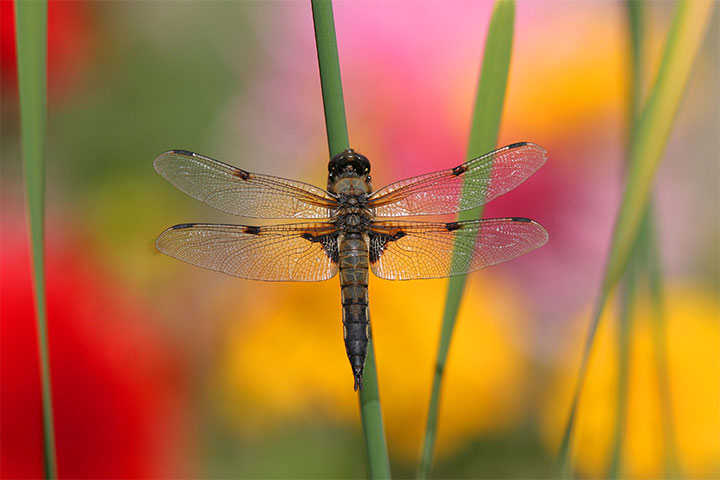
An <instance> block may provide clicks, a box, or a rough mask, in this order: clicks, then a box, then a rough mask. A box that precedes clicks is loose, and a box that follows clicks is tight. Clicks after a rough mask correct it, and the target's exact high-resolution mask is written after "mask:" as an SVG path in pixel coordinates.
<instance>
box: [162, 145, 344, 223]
mask: <svg viewBox="0 0 720 480" xmlns="http://www.w3.org/2000/svg"><path fill="white" fill-rule="evenodd" d="M153 165H154V167H155V170H157V172H158V173H159V174H160V175H162V176H163V177H165V179H166V180H168V181H169V182H170V183H172V184H173V185H175V186H176V187H177V188H179V189H180V190H182V191H183V192H185V193H187V194H188V195H190V196H191V197H193V198H196V199H198V200H200V201H201V202H205V203H207V204H208V205H210V206H211V207H215V208H217V209H218V210H222V211H223V212H227V213H232V214H234V215H239V216H241V217H249V218H329V217H330V210H331V209H332V208H333V206H335V205H336V202H335V200H334V199H333V198H332V196H331V195H330V194H329V193H328V192H326V191H325V190H323V189H321V188H317V187H315V186H313V185H310V184H307V183H302V182H296V181H294V180H288V179H285V178H280V177H273V176H270V175H260V174H257V173H250V172H246V171H245V170H241V169H239V168H235V167H232V166H230V165H226V164H224V163H222V162H218V161H217V160H213V159H212V158H209V157H205V156H203V155H199V154H197V153H193V152H188V151H186V150H171V151H169V152H165V153H162V154H160V155H159V156H158V157H157V158H156V159H155V162H154V163H153Z"/></svg>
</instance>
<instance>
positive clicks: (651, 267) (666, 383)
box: [645, 208, 684, 478]
mask: <svg viewBox="0 0 720 480" xmlns="http://www.w3.org/2000/svg"><path fill="white" fill-rule="evenodd" d="M646 222H647V229H648V232H650V240H649V241H648V245H647V249H646V250H645V262H646V270H647V272H646V273H647V277H648V290H649V291H650V306H651V310H652V316H651V318H652V330H651V331H652V342H653V350H654V356H655V368H656V370H657V376H658V387H659V388H658V389H659V391H660V411H661V412H662V414H661V417H660V418H661V422H662V431H663V438H664V440H665V478H683V477H684V475H683V473H682V471H681V469H680V465H679V462H678V461H677V443H676V440H675V427H674V425H673V403H672V400H671V396H670V378H669V373H668V359H667V333H666V326H665V308H664V305H663V298H664V294H663V282H662V269H661V263H660V252H659V251H658V244H657V241H653V239H657V238H658V237H657V235H656V234H655V232H656V229H655V215H654V214H653V209H652V208H649V209H648V213H647V219H646Z"/></svg>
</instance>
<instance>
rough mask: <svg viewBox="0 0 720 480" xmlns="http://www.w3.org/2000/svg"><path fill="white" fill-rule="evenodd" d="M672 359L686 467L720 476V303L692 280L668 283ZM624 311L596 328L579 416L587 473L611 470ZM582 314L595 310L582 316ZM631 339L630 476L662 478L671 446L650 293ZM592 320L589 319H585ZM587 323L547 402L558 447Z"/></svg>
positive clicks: (549, 434)
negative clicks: (620, 322) (620, 323)
mask: <svg viewBox="0 0 720 480" xmlns="http://www.w3.org/2000/svg"><path fill="white" fill-rule="evenodd" d="M668 290H669V291H668V293H667V294H666V296H665V308H666V311H665V312H666V319H667V362H668V369H669V372H668V383H669V388H670V403H671V405H672V420H671V421H672V428H673V429H674V436H675V444H676V446H675V448H676V456H677V460H678V462H679V467H680V473H682V474H684V475H686V476H690V477H717V476H719V475H720V388H719V387H720V382H719V381H718V379H720V362H718V359H719V358H720V357H719V355H720V328H719V325H718V319H719V318H720V308H719V305H718V298H717V294H716V293H713V292H707V291H700V290H696V289H692V288H689V287H675V288H672V289H668ZM616 313H617V311H616V309H614V308H612V307H611V308H608V309H606V313H605V315H604V316H603V318H602V320H601V322H602V323H601V325H600V327H599V330H598V332H597V337H596V340H595V345H594V346H593V352H592V355H591V359H590V364H589V369H588V376H587V381H586V383H585V388H584V390H583V393H582V396H581V399H580V404H579V409H578V417H577V423H576V433H575V443H574V445H573V451H574V452H575V464H576V465H577V468H578V469H579V471H580V473H581V474H582V475H587V476H591V477H601V476H603V475H606V474H607V472H608V466H609V464H610V456H611V450H612V442H613V435H614V429H615V418H616V397H617V373H618V364H617V315H616ZM582 318H583V319H587V318H589V315H587V314H586V315H583V317H582ZM633 322H634V327H633V330H632V333H631V335H632V337H631V343H630V349H631V351H630V371H629V386H628V410H627V423H626V427H625V431H624V439H625V440H624V442H625V443H624V446H623V452H622V458H623V463H624V466H623V472H622V474H623V476H627V477H633V478H657V477H660V476H662V475H663V474H664V473H667V472H664V468H665V455H666V449H667V448H668V445H667V443H666V439H665V438H664V433H663V415H664V414H666V413H668V412H663V406H662V403H661V396H660V383H659V377H658V371H657V368H656V361H655V358H656V357H655V354H656V352H655V348H654V341H653V331H652V329H653V328H654V327H653V324H652V323H651V322H652V317H651V307H650V304H649V300H648V299H647V298H643V299H641V300H640V301H639V302H638V304H637V305H636V307H635V313H634V316H633ZM582 323H583V324H586V322H582ZM584 335H586V332H585V330H581V329H578V331H577V332H576V335H574V336H573V338H572V339H571V341H570V343H569V345H568V348H566V349H565V353H566V354H564V355H563V356H562V367H560V368H559V369H558V371H557V372H555V378H554V381H553V382H552V386H551V387H550V388H549V389H548V396H547V399H546V402H545V408H544V409H543V412H544V414H543V415H544V417H543V418H542V419H541V420H542V421H543V427H544V428H543V434H544V440H545V441H546V443H547V444H548V445H550V446H552V447H553V448H557V446H558V445H559V442H560V437H561V435H562V429H563V428H564V425H565V421H566V420H567V413H568V408H569V403H570V395H571V392H572V389H573V388H574V384H575V382H576V377H577V365H578V362H577V359H578V358H579V355H580V346H581V345H582V343H583V341H584Z"/></svg>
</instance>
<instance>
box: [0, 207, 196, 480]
mask: <svg viewBox="0 0 720 480" xmlns="http://www.w3.org/2000/svg"><path fill="white" fill-rule="evenodd" d="M4 207H7V205H5V206H4ZM3 210H4V211H3V219H2V221H3V228H2V250H1V253H2V255H1V259H0V265H1V267H0V268H1V276H0V294H1V295H2V305H1V308H0V314H1V320H0V325H1V326H2V336H1V338H0V346H1V349H0V359H1V364H0V372H1V373H0V386H1V390H0V401H1V402H2V410H1V411H0V436H1V438H2V441H0V457H1V458H2V462H1V464H0V476H2V477H3V478H37V477H41V476H42V474H43V454H42V417H41V403H40V386H39V366H38V353H37V346H36V335H35V319H34V305H33V293H32V289H31V277H30V258H29V254H28V242H27V235H26V233H25V232H26V229H25V225H24V224H23V222H22V221H18V218H19V215H18V214H17V213H15V215H12V213H11V214H10V215H8V212H7V208H4V209H3ZM9 216H10V217H13V216H14V217H15V218H14V219H13V218H8V217H9ZM55 227H57V225H56V226H55ZM58 230H61V231H60V232H58ZM48 232H49V235H48V236H49V242H48V248H47V268H46V272H47V301H48V317H49V320H48V328H49V337H50V360H51V362H50V363H51V371H52V387H53V400H54V413H55V431H56V442H57V457H58V471H59V474H60V475H61V476H62V477H73V478H83V477H85V478H89V477H94V478H110V477H125V478H131V477H157V476H161V475H166V476H174V475H177V474H178V471H177V470H178V468H183V467H182V466H180V465H177V464H174V463H175V462H177V461H178V460H179V458H180V457H178V456H176V457H174V458H171V457H169V455H170V454H171V453H174V454H175V455H177V450H178V449H179V448H182V445H180V443H181V442H182V438H183V437H184V435H182V430H183V429H184V424H183V422H182V421H179V419H182V416H181V415H178V407H179V406H180V403H179V399H180V398H181V392H182V382H181V376H180V373H181V372H180V364H179V363H178V358H179V357H178V355H177V354H176V353H177V352H173V351H171V350H169V349H168V347H167V344H166V343H163V341H162V340H161V339H160V338H159V335H158V333H159V332H155V331H153V330H154V329H153V328H151V325H152V319H153V318H156V315H154V314H153V312H151V311H149V310H148V309H147V308H145V307H143V306H142V305H139V303H138V301H137V300H135V299H133V298H132V296H131V295H129V294H128V291H127V287H123V286H122V285H120V284H119V283H118V282H117V280H115V279H113V278H111V277H109V276H108V275H107V274H105V273H104V272H102V268H101V267H100V266H99V265H98V264H97V263H96V262H94V261H93V259H92V253H91V252H89V251H88V250H86V249H85V248H84V246H83V242H82V241H78V238H69V236H68V232H77V230H76V229H71V228H70V229H59V228H50V229H48Z"/></svg>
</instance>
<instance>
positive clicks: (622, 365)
mask: <svg viewBox="0 0 720 480" xmlns="http://www.w3.org/2000/svg"><path fill="white" fill-rule="evenodd" d="M625 7H626V12H627V20H628V27H629V33H630V35H629V37H630V45H629V47H630V75H629V76H630V89H629V95H628V116H627V124H628V139H627V141H628V146H627V150H628V152H627V154H626V155H627V156H629V146H630V139H631V138H632V136H633V129H634V125H635V122H636V121H637V117H638V114H639V112H640V111H641V105H642V97H641V96H642V84H643V78H642V73H643V69H642V66H643V63H644V57H643V53H644V52H643V50H644V48H643V47H644V44H643V26H644V22H643V20H644V16H643V4H642V2H639V1H633V0H627V1H626V2H625ZM626 167H627V164H626ZM649 234H650V232H648V231H647V230H646V229H641V235H639V238H638V241H637V242H635V249H634V254H635V255H633V256H631V259H630V261H629V262H628V265H627V270H626V271H625V276H624V277H623V281H622V284H621V291H622V296H621V306H620V312H619V316H618V319H619V325H618V337H617V340H618V342H617V343H618V382H617V384H618V392H617V400H616V409H615V410H616V415H615V433H614V438H613V446H612V452H611V454H610V471H609V473H608V477H609V478H611V479H613V480H617V479H618V478H620V476H621V475H622V468H623V458H622V454H623V446H624V438H625V433H626V431H627V430H626V425H627V405H628V378H629V370H630V335H631V332H632V323H631V322H632V318H633V313H634V312H633V309H634V305H635V300H636V294H637V289H636V288H635V287H636V282H637V277H638V275H637V274H638V273H639V270H641V269H642V267H643V266H644V264H643V263H642V262H640V261H639V259H638V257H637V254H638V253H639V251H641V249H642V248H644V247H645V246H646V243H647V241H649V238H648V235H649Z"/></svg>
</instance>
